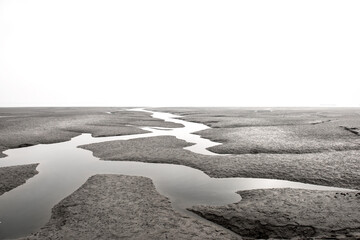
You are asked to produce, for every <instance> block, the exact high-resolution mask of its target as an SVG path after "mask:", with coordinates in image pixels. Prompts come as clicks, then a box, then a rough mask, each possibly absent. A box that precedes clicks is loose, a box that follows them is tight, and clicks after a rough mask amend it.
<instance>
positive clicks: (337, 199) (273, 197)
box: [191, 189, 360, 239]
mask: <svg viewBox="0 0 360 240" xmlns="http://www.w3.org/2000/svg"><path fill="white" fill-rule="evenodd" d="M239 194H240V195H241V197H242V200H241V201H240V202H237V203H234V204H230V205H227V206H222V207H212V206H196V207H193V208H191V210H192V211H193V212H195V213H197V214H199V215H200V216H202V217H204V218H206V219H208V220H210V221H214V222H216V223H218V224H220V225H222V226H224V227H226V228H228V229H231V230H232V231H234V232H236V233H238V234H239V235H241V236H243V237H244V238H261V239H268V238H276V239H279V238H280V239H290V238H295V237H297V238H300V239H304V238H310V237H311V238H314V237H316V238H319V239H325V238H326V239H334V238H338V239H359V238H360V191H358V192H324V191H314V190H302V189H267V190H262V189H259V190H251V191H240V192H239Z"/></svg>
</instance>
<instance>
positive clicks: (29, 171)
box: [0, 164, 38, 195]
mask: <svg viewBox="0 0 360 240" xmlns="http://www.w3.org/2000/svg"><path fill="white" fill-rule="evenodd" d="M37 165H38V164H30V165H22V166H14V167H3V168H0V195H2V194H4V193H5V192H8V191H10V190H11V189H14V188H16V187H18V186H20V185H22V184H24V183H25V181H26V180H27V179H29V178H31V177H33V176H35V175H36V174H37V173H38V171H36V167H37Z"/></svg>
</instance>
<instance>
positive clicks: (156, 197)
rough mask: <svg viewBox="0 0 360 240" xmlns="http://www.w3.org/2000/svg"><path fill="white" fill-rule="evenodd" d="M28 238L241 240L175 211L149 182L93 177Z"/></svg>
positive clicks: (113, 176) (121, 176) (127, 177)
mask: <svg viewBox="0 0 360 240" xmlns="http://www.w3.org/2000/svg"><path fill="white" fill-rule="evenodd" d="M26 239H240V237H238V236H236V235H235V234H232V233H229V232H228V231H226V230H224V229H222V228H221V227H219V226H216V225H213V224H211V223H207V222H203V221H201V220H196V219H194V218H191V217H188V216H186V215H184V214H181V213H178V212H176V211H174V210H173V209H172V207H171V203H170V201H169V200H168V199H167V198H166V197H164V196H162V195H160V194H159V193H158V192H157V191H156V190H155V187H154V185H153V183H152V181H151V180H150V179H148V178H144V177H134V176H123V175H95V176H92V177H91V178H89V179H88V181H87V182H86V183H85V184H84V185H83V186H82V187H80V188H79V189H78V190H77V191H75V192H74V193H73V194H71V195H70V196H68V197H67V198H65V199H64V200H62V201H61V202H60V203H59V204H57V205H56V206H55V207H54V208H53V210H52V216H51V219H50V221H49V222H48V223H47V224H46V225H45V226H44V227H43V228H42V229H41V230H40V231H39V232H37V233H36V234H34V235H33V236H30V237H28V238H26Z"/></svg>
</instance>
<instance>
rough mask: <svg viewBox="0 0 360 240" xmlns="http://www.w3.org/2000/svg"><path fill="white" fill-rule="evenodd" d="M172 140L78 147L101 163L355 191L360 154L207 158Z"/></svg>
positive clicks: (154, 138)
mask: <svg viewBox="0 0 360 240" xmlns="http://www.w3.org/2000/svg"><path fill="white" fill-rule="evenodd" d="M187 146H189V143H187V142H185V141H183V140H179V139H177V138H175V137H170V136H163V137H151V138H143V139H133V140H127V141H112V142H103V143H95V144H90V145H84V146H81V147H82V148H85V149H88V150H90V151H92V152H93V153H94V155H95V156H96V157H98V158H100V159H102V160H113V161H139V162H153V163H171V164H179V165H185V166H189V167H193V168H196V169H200V170H202V171H204V172H205V173H206V174H208V175H209V176H211V177H218V178H226V177H252V178H273V179H283V180H290V181H297V182H304V183H312V184H319V185H327V186H337V187H344V188H354V189H358V188H359V186H360V151H342V152H325V153H312V154H242V155H233V156H232V155H230V156H229V155H218V156H207V155H201V154H195V153H193V152H190V151H188V150H184V149H183V148H184V147H187Z"/></svg>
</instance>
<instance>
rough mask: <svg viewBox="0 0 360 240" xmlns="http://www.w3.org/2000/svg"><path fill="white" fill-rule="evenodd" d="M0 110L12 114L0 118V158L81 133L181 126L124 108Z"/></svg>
mask: <svg viewBox="0 0 360 240" xmlns="http://www.w3.org/2000/svg"><path fill="white" fill-rule="evenodd" d="M119 110H120V112H117V111H119ZM123 110H124V111H123ZM107 111H108V112H111V111H113V113H114V114H107V113H106V112H107ZM0 114H3V115H8V116H11V117H6V118H0V158H1V157H4V156H5V155H4V154H3V153H2V152H3V151H5V150H7V149H11V148H20V147H26V146H32V145H37V144H48V143H57V142H63V141H68V140H70V139H71V138H73V137H75V136H78V135H80V134H81V133H91V134H92V135H93V136H94V137H100V136H120V135H129V134H140V133H146V132H147V131H145V130H142V129H140V128H139V127H142V126H152V127H182V125H181V124H175V123H169V122H164V121H162V120H159V119H154V118H152V117H151V114H150V113H146V112H130V111H125V109H123V108H0Z"/></svg>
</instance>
